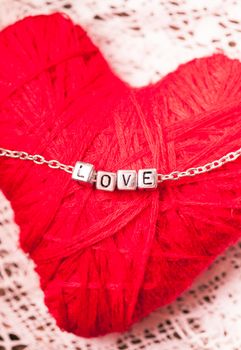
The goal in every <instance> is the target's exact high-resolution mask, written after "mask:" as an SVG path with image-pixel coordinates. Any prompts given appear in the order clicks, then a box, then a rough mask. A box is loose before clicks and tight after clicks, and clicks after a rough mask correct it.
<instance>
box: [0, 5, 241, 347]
mask: <svg viewBox="0 0 241 350" xmlns="http://www.w3.org/2000/svg"><path fill="white" fill-rule="evenodd" d="M55 11H64V12H66V13H68V14H69V15H70V17H71V18H72V19H73V20H74V21H75V22H77V23H79V24H81V26H83V27H84V28H85V29H86V30H87V32H88V33H89V35H90V36H91V37H92V39H93V41H94V42H95V43H96V44H97V45H98V46H99V47H100V48H101V50H102V52H103V53H104V55H105V57H106V58H107V60H108V61H109V63H110V64H111V65H112V67H113V68H114V69H115V70H116V71H117V73H118V74H119V75H120V76H121V77H122V78H123V79H125V80H126V81H128V82H129V83H131V84H132V85H136V86H140V85H146V84H148V83H149V82H155V81H157V80H159V79H160V77H161V76H163V75H165V74H167V73H168V72H170V71H172V70H174V69H175V68H176V67H177V66H178V65H179V64H180V63H183V62H186V61H188V60H190V59H192V58H194V57H201V56H204V55H207V54H210V53H213V52H215V51H217V50H222V51H224V52H225V53H226V54H227V55H228V56H230V57H237V58H241V30H240V23H241V2H240V1H238V0H237V1H235V0H232V1H231V0H212V1H210V0H199V1H192V0H185V1H184V0H169V1H167V0H163V1H161V0H152V1H150V0H143V1H140V0H128V1H119V2H117V1H114V0H105V1H100V0H82V1H78V0H76V1H75V0H72V1H71V2H70V1H69V2H68V1H67V0H65V1H62V0H59V1H57V0H54V1H47V2H45V1H42V0H39V1H38V2H36V1H35V0H11V2H10V1H9V0H0V26H1V28H3V27H5V26H6V25H8V24H10V23H13V22H15V21H16V20H17V19H20V18H22V17H25V16H27V15H30V14H32V15H33V14H40V13H50V12H55ZM0 188H1V184H0ZM18 235H19V228H18V227H17V225H16V224H15V223H14V213H13V211H12V209H11V205H10V203H9V202H8V201H7V200H6V198H5V197H4V196H3V194H2V193H1V192H0V349H1V350H10V349H11V350H21V349H29V350H35V349H36V350H37V349H38V350H46V349H48V350H62V349H68V350H78V349H82V350H86V349H89V350H91V349H95V350H104V349H105V350H115V349H119V350H125V349H131V350H137V349H138V350H139V349H151V350H155V349H158V350H159V349H160V348H162V349H165V350H175V349H182V350H189V349H194V350H204V349H205V350H207V349H208V350H216V349H225V350H240V348H241V334H240V325H241V297H240V290H241V269H240V257H241V244H237V245H236V246H235V247H232V248H231V249H229V250H228V251H227V252H226V253H225V254H223V255H222V256H221V257H219V259H217V260H216V262H215V263H214V264H213V265H212V266H211V267H210V268H209V269H208V271H206V272H205V273H204V274H203V275H202V276H201V277H200V278H199V279H198V280H197V281H196V282H195V284H194V285H193V288H192V289H191V290H189V291H187V292H186V293H185V294H183V295H182V296H181V297H180V298H178V300H177V301H176V302H174V303H172V304H171V305H169V306H168V307H165V308H162V309H160V310H157V311H156V312H154V313H153V314H151V315H150V316H149V317H147V318H146V319H145V320H143V321H142V322H140V323H139V324H137V325H135V326H134V327H133V328H132V330H131V331H129V332H127V333H125V334H111V335H108V336H105V337H101V338H97V339H91V340H86V339H84V338H80V337H76V336H74V335H72V334H68V333H66V332H63V331H61V330H60V329H59V328H58V327H57V326H56V324H55V320H54V319H53V318H52V317H51V316H50V315H49V313H48V310H47V308H46V307H45V305H44V302H43V293H42V291H41V290H40V288H39V280H38V276H37V275H36V273H35V272H34V266H33V263H32V262H31V261H30V259H29V258H28V257H27V256H26V255H25V254H24V253H23V252H22V251H21V249H20V248H19V246H18Z"/></svg>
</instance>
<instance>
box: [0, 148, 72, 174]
mask: <svg viewBox="0 0 241 350" xmlns="http://www.w3.org/2000/svg"><path fill="white" fill-rule="evenodd" d="M0 157H8V158H19V159H22V160H31V161H33V162H34V163H35V164H47V166H49V167H50V168H52V169H61V170H64V171H66V172H67V173H70V174H72V172H73V169H74V167H73V166H72V165H66V164H62V163H60V162H59V161H58V160H55V159H51V160H46V159H45V158H44V157H43V156H41V155H40V154H34V155H32V154H29V153H27V152H24V151H13V150H10V149H5V148H0Z"/></svg>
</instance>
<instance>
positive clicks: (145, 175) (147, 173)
mask: <svg viewBox="0 0 241 350" xmlns="http://www.w3.org/2000/svg"><path fill="white" fill-rule="evenodd" d="M138 187H139V188H156V187H157V170H156V169H154V168H152V169H140V170H139V171H138Z"/></svg>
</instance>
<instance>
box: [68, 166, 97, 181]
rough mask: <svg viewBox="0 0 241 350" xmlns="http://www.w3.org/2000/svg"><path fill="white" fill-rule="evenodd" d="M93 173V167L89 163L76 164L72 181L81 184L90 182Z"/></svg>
mask: <svg viewBox="0 0 241 350" xmlns="http://www.w3.org/2000/svg"><path fill="white" fill-rule="evenodd" d="M93 173H94V166H93V165H92V164H90V163H84V162H76V164H75V167H74V170H73V173H72V179H74V180H78V181H82V182H91V179H92V176H93Z"/></svg>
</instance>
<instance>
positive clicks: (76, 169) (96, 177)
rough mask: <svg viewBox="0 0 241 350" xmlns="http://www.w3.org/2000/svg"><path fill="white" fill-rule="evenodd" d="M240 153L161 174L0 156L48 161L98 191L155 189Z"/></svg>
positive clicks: (8, 153)
mask: <svg viewBox="0 0 241 350" xmlns="http://www.w3.org/2000/svg"><path fill="white" fill-rule="evenodd" d="M240 155H241V148H239V149H238V150H237V151H234V152H230V153H227V154H226V155H224V156H223V157H221V158H219V159H217V160H214V161H213V162H210V163H207V164H205V165H203V166H198V167H196V168H189V169H187V170H185V171H172V172H171V173H169V174H158V173H157V169H155V168H150V169H140V170H138V172H137V171H136V170H118V171H117V173H114V172H108V171H95V168H94V166H93V165H92V164H90V163H85V162H81V161H77V162H76V164H75V166H72V165H66V164H62V163H60V162H59V161H58V160H54V159H53V160H46V159H45V157H43V156H41V155H39V154H34V155H31V154H29V153H27V152H24V151H14V150H9V149H5V148H0V157H9V158H19V159H21V160H31V161H33V162H34V163H35V164H46V165H47V166H49V167H50V168H52V169H61V170H64V171H65V172H67V173H70V174H72V179H74V180H77V181H81V182H85V183H90V184H94V183H95V186H96V188H97V189H98V190H105V191H114V190H115V189H116V188H117V189H118V190H136V189H137V188H138V189H152V188H156V187H157V185H158V183H161V182H163V181H166V180H178V179H180V178H182V177H187V176H195V175H199V174H202V173H206V172H209V171H211V170H214V169H216V168H219V167H221V166H222V165H224V164H225V163H228V162H232V161H234V160H236V159H237V158H238V157H240Z"/></svg>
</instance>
